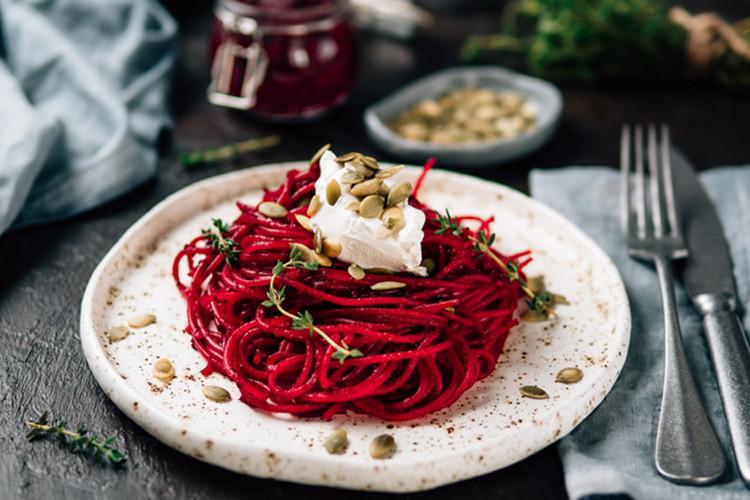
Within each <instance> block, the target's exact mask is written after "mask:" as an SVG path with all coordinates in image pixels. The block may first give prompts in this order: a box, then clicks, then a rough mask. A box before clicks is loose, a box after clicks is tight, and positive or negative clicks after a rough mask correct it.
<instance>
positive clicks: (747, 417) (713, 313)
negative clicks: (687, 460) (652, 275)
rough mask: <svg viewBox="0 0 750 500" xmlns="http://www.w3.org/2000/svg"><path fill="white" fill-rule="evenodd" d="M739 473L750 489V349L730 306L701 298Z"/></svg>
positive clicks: (697, 301)
mask: <svg viewBox="0 0 750 500" xmlns="http://www.w3.org/2000/svg"><path fill="white" fill-rule="evenodd" d="M696 303H697V304H699V307H700V309H701V312H702V313H703V315H704V316H703V326H704V327H705V330H706V338H707V339H708V347H709V350H710V351H711V357H712V358H713V362H714V368H715V369H716V378H717V379H718V382H719V392H720V393H721V399H722V402H723V403H724V414H725V415H726V418H727V423H728V424H729V435H730V437H731V438H732V448H734V457H735V460H736V461H737V469H738V470H739V473H740V476H741V477H742V480H743V481H744V482H745V484H746V485H748V486H750V345H749V344H748V340H747V336H746V335H745V331H744V329H743V328H742V323H741V322H740V319H739V317H738V316H737V313H736V312H735V311H734V307H733V305H732V304H731V302H727V301H726V300H717V299H716V298H715V297H708V296H704V297H698V298H696Z"/></svg>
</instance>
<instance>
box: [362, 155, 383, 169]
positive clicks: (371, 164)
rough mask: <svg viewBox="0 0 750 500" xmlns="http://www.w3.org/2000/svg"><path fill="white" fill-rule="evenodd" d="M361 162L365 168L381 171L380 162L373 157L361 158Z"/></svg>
mask: <svg viewBox="0 0 750 500" xmlns="http://www.w3.org/2000/svg"><path fill="white" fill-rule="evenodd" d="M359 159H360V161H361V162H362V163H364V165H365V167H367V168H369V169H372V170H379V169H380V165H378V160H376V159H375V158H373V157H372V156H361V157H360V158H359Z"/></svg>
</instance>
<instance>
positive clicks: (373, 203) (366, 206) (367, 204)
mask: <svg viewBox="0 0 750 500" xmlns="http://www.w3.org/2000/svg"><path fill="white" fill-rule="evenodd" d="M384 204H385V200H384V199H383V197H382V196H378V195H376V194H371V195H370V196H368V197H366V198H365V199H364V200H362V203H360V205H359V215H361V216H362V217H364V218H365V219H372V218H375V217H380V214H381V213H383V205H384Z"/></svg>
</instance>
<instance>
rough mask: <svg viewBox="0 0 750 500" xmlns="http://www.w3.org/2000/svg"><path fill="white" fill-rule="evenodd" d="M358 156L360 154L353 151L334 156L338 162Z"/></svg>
mask: <svg viewBox="0 0 750 500" xmlns="http://www.w3.org/2000/svg"><path fill="white" fill-rule="evenodd" d="M359 156H360V154H359V153H354V152H352V153H346V154H343V155H340V156H337V157H336V161H337V162H339V163H346V162H348V161H351V160H353V159H355V158H359Z"/></svg>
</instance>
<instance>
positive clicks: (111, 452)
mask: <svg viewBox="0 0 750 500" xmlns="http://www.w3.org/2000/svg"><path fill="white" fill-rule="evenodd" d="M25 424H26V427H28V428H29V429H30V430H29V432H28V433H27V434H26V439H28V440H29V441H35V440H37V439H49V440H52V441H57V442H58V443H60V445H61V446H62V447H63V448H65V449H67V450H69V451H71V452H72V453H78V454H81V455H85V456H89V457H92V458H94V459H95V460H96V461H98V462H100V463H103V464H108V465H111V466H113V467H121V466H123V465H124V464H125V462H126V461H127V457H126V456H125V454H124V453H123V452H122V451H120V450H118V449H117V448H116V447H115V446H114V444H115V438H114V437H108V438H105V439H99V438H97V437H96V436H94V435H92V434H89V433H88V429H86V427H85V426H84V425H83V424H80V425H79V426H78V427H77V428H76V430H75V431H72V430H70V429H68V428H67V427H66V423H65V421H64V420H59V421H57V422H53V423H52V422H50V421H49V412H46V411H45V412H44V413H42V414H41V415H40V416H39V418H37V419H36V420H27V421H26V422H25Z"/></svg>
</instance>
